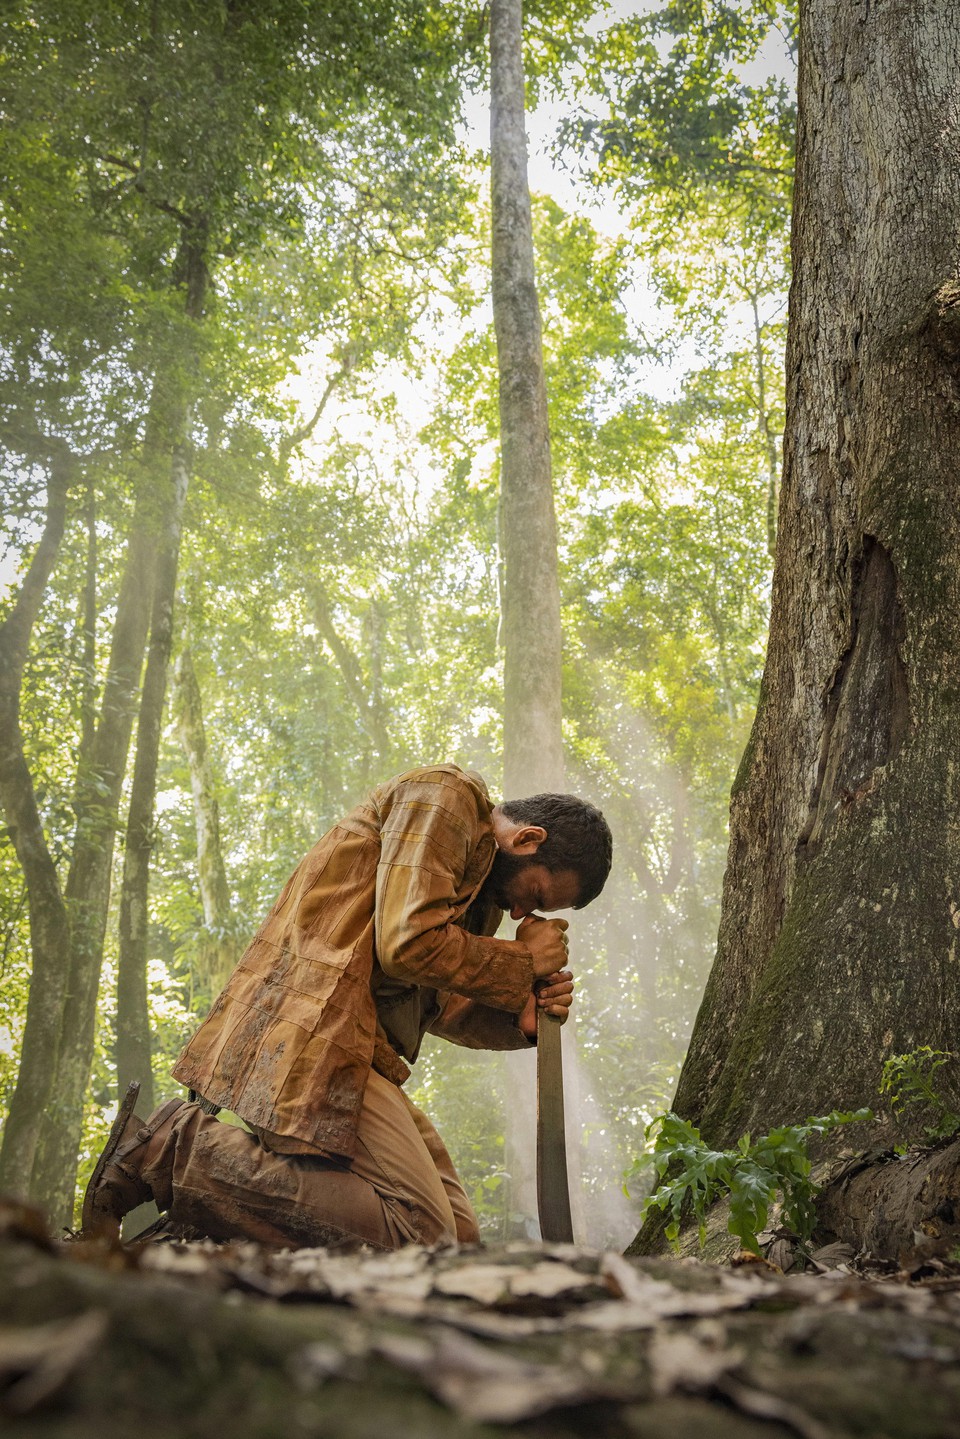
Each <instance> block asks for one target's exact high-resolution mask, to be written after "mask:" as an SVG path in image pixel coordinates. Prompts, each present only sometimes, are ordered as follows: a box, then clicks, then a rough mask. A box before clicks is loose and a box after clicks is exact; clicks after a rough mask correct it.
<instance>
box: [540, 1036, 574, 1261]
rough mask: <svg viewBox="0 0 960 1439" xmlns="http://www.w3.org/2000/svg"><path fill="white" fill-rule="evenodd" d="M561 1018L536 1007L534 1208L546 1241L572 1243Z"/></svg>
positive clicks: (542, 1235) (549, 1242)
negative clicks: (535, 1191)
mask: <svg viewBox="0 0 960 1439" xmlns="http://www.w3.org/2000/svg"><path fill="white" fill-rule="evenodd" d="M562 1027H563V1026H562V1023H561V1021H560V1020H559V1019H558V1018H557V1017H556V1016H555V1015H552V1014H547V1013H546V1011H545V1010H542V1009H538V1010H537V1209H538V1210H539V1212H540V1234H541V1237H542V1238H543V1239H544V1240H545V1241H546V1242H547V1243H548V1244H564V1243H566V1244H572V1243H573V1224H572V1223H571V1220H570V1191H569V1188H568V1185H567V1146H566V1136H565V1133H564V1123H563V1056H562V1054H561V1052H560V1031H561V1029H562Z"/></svg>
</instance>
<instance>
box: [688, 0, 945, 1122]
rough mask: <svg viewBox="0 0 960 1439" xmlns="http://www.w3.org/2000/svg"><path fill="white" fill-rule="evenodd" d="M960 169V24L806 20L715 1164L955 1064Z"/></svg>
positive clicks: (906, 2)
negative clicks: (747, 1139)
mask: <svg viewBox="0 0 960 1439" xmlns="http://www.w3.org/2000/svg"><path fill="white" fill-rule="evenodd" d="M958 153H960V25H958V23H957V19H956V16H955V14H954V13H953V12H952V11H951V9H950V8H949V7H944V6H942V5H941V4H940V3H939V0H888V3H885V4H883V5H838V4H836V3H835V0H806V3H805V4H802V5H801V16H800V70H799V133H798V156H797V185H796V194H795V201H794V221H793V256H794V280H793V286H792V291H791V301H790V323H789V336H788V346H787V433H786V442H785V454H784V477H783V487H782V494H781V503H780V522H779V533H778V539H777V554H776V566H775V574H774V588H773V610H772V617H771V630H770V641H769V649H768V654H767V663H766V669H765V673H764V678H763V685H762V690H761V699H760V704H759V709H758V712H757V717H756V722H755V724H754V728H753V733H752V735H751V738H750V742H749V745H748V748H747V751H746V754H745V755H744V758H743V761H742V764H741V767H740V771H739V774H738V776H737V779H736V782H735V785H734V790H733V797H732V809H731V840H730V853H729V863H728V868H727V874H726V878H725V883H724V898H723V910H722V918H721V925H720V935H719V945H718V952H717V958H716V962H715V964H714V968H713V971H712V974H711V977H710V981H709V984H708V987H707V991H706V995H705V997H704V1001H703V1004H702V1007H701V1010H700V1014H699V1016H698V1019H697V1023H696V1027H695V1030H694V1034H693V1038H692V1041H691V1046H690V1052H689V1055H688V1057H687V1061H686V1064H685V1065H684V1069H683V1072H682V1074H681V1077H680V1082H679V1087H678V1091H677V1096H676V1104H675V1107H676V1108H677V1110H678V1111H679V1112H680V1113H681V1114H682V1115H684V1116H685V1117H687V1118H689V1119H691V1120H693V1121H695V1122H696V1123H698V1124H699V1125H700V1126H701V1128H702V1130H703V1132H704V1136H705V1137H706V1138H708V1139H709V1141H711V1142H713V1143H715V1144H724V1145H725V1144H729V1143H731V1142H732V1141H734V1140H735V1139H736V1137H737V1136H738V1135H739V1134H740V1133H741V1132H742V1131H744V1130H751V1131H753V1132H757V1131H760V1130H763V1129H765V1128H767V1127H768V1126H770V1125H772V1124H774V1123H777V1122H781V1121H784V1122H785V1121H791V1120H795V1119H797V1118H802V1117H803V1116H805V1115H807V1114H813V1113H819V1112H823V1111H826V1110H829V1109H831V1108H833V1107H835V1106H841V1107H844V1108H846V1107H853V1106H856V1105H861V1104H872V1105H874V1106H876V1102H877V1082H878V1078H879V1074H880V1068H881V1065H882V1063H883V1061H884V1059H885V1058H886V1057H887V1056H889V1055H890V1054H891V1053H894V1052H901V1051H905V1050H910V1049H912V1048H914V1047H916V1046H918V1045H921V1044H930V1045H933V1046H935V1047H942V1048H947V1049H949V1048H951V1047H955V1045H956V1033H957V999H956V994H957V988H956V973H957V963H958V960H960V799H958V785H960V768H958V763H957V742H958V735H960V504H958V500H960V493H958V492H960V471H958V466H957V455H958V454H960V284H958V279H957V276H958V264H960V166H958V164H957V158H958ZM841 1142H843V1140H842V1138H841Z"/></svg>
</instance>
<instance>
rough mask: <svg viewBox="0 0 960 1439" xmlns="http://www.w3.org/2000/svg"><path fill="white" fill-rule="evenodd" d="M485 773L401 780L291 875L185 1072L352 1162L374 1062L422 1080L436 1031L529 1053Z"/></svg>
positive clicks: (259, 1123) (518, 960)
mask: <svg viewBox="0 0 960 1439" xmlns="http://www.w3.org/2000/svg"><path fill="white" fill-rule="evenodd" d="M491 810H492V807H491V803H490V798H489V795H488V794H487V790H486V786H485V785H484V783H483V780H482V779H481V778H480V777H479V775H475V774H472V773H470V772H467V771H464V770H461V769H459V768H457V766H456V765H437V766H434V767H432V768H428V769H419V770H413V771H411V772H410V773H408V774H403V775H400V776H399V777H397V778H396V779H392V780H388V781H387V783H386V784H383V785H380V786H379V787H378V788H377V789H375V790H373V791H372V793H371V794H370V795H369V796H368V797H367V799H365V800H364V801H363V803H361V804H360V805H358V806H357V808H356V809H354V810H352V811H351V812H350V814H348V815H347V816H346V817H345V818H344V819H342V820H341V821H340V823H339V824H338V825H336V826H335V827H334V828H333V829H332V830H330V831H329V833H328V834H325V835H324V836H323V838H322V839H321V840H320V841H319V842H318V843H317V844H316V845H314V847H313V849H312V850H311V851H310V853H309V854H308V855H307V856H306V858H305V859H304V860H303V861H302V862H301V863H300V864H299V865H298V867H297V869H296V870H295V871H294V873H293V874H292V875H291V877H290V879H289V880H288V882H287V884H286V886H285V887H284V890H283V892H282V894H281V895H280V898H279V899H278V901H277V903H276V905H275V907H274V909H273V911H272V913H271V914H270V915H269V917H268V918H267V920H266V922H265V924H264V925H263V926H262V928H261V929H260V931H259V933H258V934H257V935H256V936H255V937H254V939H253V941H252V942H251V944H250V945H249V947H248V948H247V950H246V952H245V953H244V955H243V958H242V959H241V960H240V962H239V964H238V965H237V967H236V969H235V970H234V972H233V974H232V976H231V978H230V979H229V981H228V983H227V985H226V988H225V989H224V990H223V991H222V993H221V994H220V995H219V997H218V998H217V999H216V1001H215V1002H214V1005H213V1008H212V1009H211V1011H210V1014H209V1015H208V1017H207V1019H206V1020H205V1021H204V1023H203V1024H202V1025H201V1027H200V1029H199V1030H198V1031H197V1033H196V1034H195V1035H194V1036H193V1038H192V1039H191V1040H190V1042H189V1043H188V1044H187V1047H186V1049H185V1050H184V1051H183V1053H182V1055H181V1056H180V1058H179V1060H178V1061H177V1064H176V1066H175V1067H174V1070H173V1073H174V1075H175V1077H176V1078H177V1079H178V1080H180V1082H181V1083H182V1084H185V1085H188V1086H189V1088H191V1089H192V1090H194V1091H196V1093H197V1094H198V1095H201V1096H202V1097H204V1098H205V1099H207V1100H209V1101H211V1102H212V1103H213V1104H216V1105H220V1106H221V1107H222V1108H224V1109H230V1110H232V1111H233V1112H234V1113H235V1114H238V1115H239V1116H240V1117H241V1118H242V1119H244V1120H245V1121H246V1122H247V1123H248V1124H249V1125H250V1126H251V1127H253V1128H255V1129H258V1130H262V1131H266V1132H268V1133H269V1134H271V1135H279V1136H285V1137H287V1138H289V1139H290V1140H291V1141H293V1143H292V1144H291V1147H297V1142H298V1141H299V1142H302V1143H304V1144H306V1145H308V1146H310V1147H313V1148H316V1149H319V1150H322V1151H323V1152H324V1153H326V1154H330V1155H334V1156H343V1157H345V1158H349V1157H350V1156H351V1155H352V1154H353V1151H354V1147H355V1140H356V1127H357V1121H358V1118H359V1115H360V1108H361V1105H362V1103H363V1092H364V1087H365V1085H366V1081H367V1075H368V1074H369V1072H370V1068H371V1066H373V1067H375V1068H376V1069H378V1070H379V1071H380V1072H381V1073H382V1074H384V1075H385V1076H386V1077H387V1078H388V1079H391V1080H393V1081H394V1083H402V1082H403V1080H404V1079H406V1078H407V1076H408V1075H409V1072H410V1071H409V1069H408V1068H407V1066H406V1064H405V1062H404V1061H405V1060H409V1061H411V1062H412V1061H413V1060H414V1059H415V1058H416V1055H417V1051H418V1049H419V1047H420V1041H421V1039H422V1037H423V1034H424V1032H425V1031H426V1030H427V1029H430V1030H432V1031H433V1032H434V1033H437V1034H441V1035H443V1036H444V1037H446V1038H448V1039H452V1040H453V1041H454V1042H455V1043H458V1044H464V1045H468V1046H471V1047H474V1048H484V1049H519V1048H526V1047H528V1041H527V1039H526V1038H525V1037H524V1035H523V1034H522V1032H521V1031H520V1029H519V1028H518V1026H517V1019H516V1017H517V1015H518V1014H519V1012H520V1011H521V1010H522V1009H523V1007H524V1005H525V1004H526V1001H527V999H528V998H529V995H530V989H531V986H532V984H533V977H534V976H533V961H532V958H531V956H530V953H529V951H528V950H527V949H526V947H525V946H524V945H522V944H520V943H518V942H517V941H516V940H499V939H494V938H493V937H492V934H493V931H494V930H495V929H496V927H497V925H498V924H499V921H500V918H501V911H500V909H499V908H497V907H496V906H495V905H494V904H492V902H490V901H488V900H486V899H485V898H484V897H483V896H481V895H480V889H481V886H482V885H483V882H484V880H485V879H486V878H487V875H488V874H489V873H490V868H491V866H492V864H493V859H494V854H495V852H496V844H495V841H494V836H493V824H492V819H491Z"/></svg>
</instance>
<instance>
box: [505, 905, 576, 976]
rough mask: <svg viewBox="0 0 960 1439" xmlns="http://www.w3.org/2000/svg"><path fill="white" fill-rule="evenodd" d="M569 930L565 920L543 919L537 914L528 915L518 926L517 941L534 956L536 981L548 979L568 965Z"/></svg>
mask: <svg viewBox="0 0 960 1439" xmlns="http://www.w3.org/2000/svg"><path fill="white" fill-rule="evenodd" d="M568 928H569V925H568V923H567V921H566V920H565V919H541V918H540V916H539V915H537V914H528V915H527V917H526V919H522V920H521V921H520V923H519V924H518V925H517V934H516V937H517V939H519V940H520V941H521V942H522V943H523V944H525V945H526V947H527V949H529V951H530V953H531V955H532V956H533V977H534V979H546V978H547V977H548V975H554V974H556V973H557V971H558V970H561V969H562V968H563V966H564V965H565V964H566V962H567V929H568Z"/></svg>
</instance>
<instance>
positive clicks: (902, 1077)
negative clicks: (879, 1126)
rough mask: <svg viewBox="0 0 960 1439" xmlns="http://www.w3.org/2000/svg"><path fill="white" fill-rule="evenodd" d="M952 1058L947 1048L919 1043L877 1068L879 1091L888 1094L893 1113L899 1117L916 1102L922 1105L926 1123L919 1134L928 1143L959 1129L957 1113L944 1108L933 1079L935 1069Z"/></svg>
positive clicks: (959, 1121) (941, 1097) (892, 1056)
mask: <svg viewBox="0 0 960 1439" xmlns="http://www.w3.org/2000/svg"><path fill="white" fill-rule="evenodd" d="M956 1058H957V1056H956V1055H955V1054H954V1053H953V1052H952V1051H951V1050H949V1049H931V1048H930V1046H929V1044H922V1045H921V1046H920V1048H919V1049H911V1050H910V1051H909V1052H908V1053H907V1054H892V1055H891V1056H890V1058H889V1059H888V1060H887V1061H886V1063H885V1064H884V1066H883V1069H882V1071H881V1076H880V1093H881V1095H884V1096H889V1098H890V1107H891V1109H892V1110H893V1112H894V1114H896V1115H898V1116H899V1115H901V1114H903V1113H904V1111H905V1110H907V1109H912V1108H914V1106H917V1105H923V1106H925V1107H926V1109H927V1113H928V1115H929V1117H930V1123H929V1124H928V1125H927V1126H926V1128H925V1129H924V1131H923V1133H924V1137H925V1138H926V1139H927V1140H929V1141H930V1142H931V1143H933V1142H934V1141H935V1140H937V1139H945V1138H946V1137H947V1136H948V1135H950V1134H956V1132H957V1130H958V1129H960V1114H954V1112H953V1110H952V1109H950V1108H949V1107H948V1105H947V1102H946V1100H945V1099H944V1098H943V1095H942V1094H940V1092H939V1090H938V1088H937V1086H936V1083H935V1082H934V1076H935V1075H936V1073H937V1070H938V1069H941V1068H942V1067H943V1065H945V1064H946V1063H948V1061H949V1060H951V1059H956Z"/></svg>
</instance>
